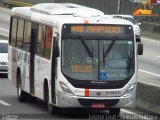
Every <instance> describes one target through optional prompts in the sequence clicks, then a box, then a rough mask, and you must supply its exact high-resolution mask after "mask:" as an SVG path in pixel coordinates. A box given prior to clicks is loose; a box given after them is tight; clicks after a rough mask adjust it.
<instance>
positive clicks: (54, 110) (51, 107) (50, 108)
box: [48, 103, 59, 114]
mask: <svg viewBox="0 0 160 120" xmlns="http://www.w3.org/2000/svg"><path fill="white" fill-rule="evenodd" d="M48 111H49V112H50V113H51V114H57V113H58V111H59V109H58V108H57V107H56V106H54V105H52V104H50V103H48Z"/></svg>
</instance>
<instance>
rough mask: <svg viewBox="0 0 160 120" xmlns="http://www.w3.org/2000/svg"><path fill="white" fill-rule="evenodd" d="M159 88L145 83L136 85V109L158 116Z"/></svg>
mask: <svg viewBox="0 0 160 120" xmlns="http://www.w3.org/2000/svg"><path fill="white" fill-rule="evenodd" d="M159 100H160V87H158V86H154V85H150V84H147V83H142V82H138V83H137V99H136V107H138V108H142V109H144V110H147V111H150V112H152V113H156V114H160V102H159Z"/></svg>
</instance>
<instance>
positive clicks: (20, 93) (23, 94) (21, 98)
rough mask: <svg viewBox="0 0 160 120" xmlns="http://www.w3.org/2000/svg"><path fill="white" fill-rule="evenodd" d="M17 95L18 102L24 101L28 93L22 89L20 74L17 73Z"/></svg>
mask: <svg viewBox="0 0 160 120" xmlns="http://www.w3.org/2000/svg"><path fill="white" fill-rule="evenodd" d="M17 96H18V100H19V101H20V102H26V101H27V97H28V94H27V93H26V92H24V91H23V90H22V84H21V75H20V74H18V75H17Z"/></svg>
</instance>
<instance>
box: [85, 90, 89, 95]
mask: <svg viewBox="0 0 160 120" xmlns="http://www.w3.org/2000/svg"><path fill="white" fill-rule="evenodd" d="M85 96H86V97H88V96H89V89H87V88H86V89H85Z"/></svg>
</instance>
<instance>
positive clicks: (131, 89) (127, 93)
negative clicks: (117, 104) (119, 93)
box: [123, 84, 135, 97]
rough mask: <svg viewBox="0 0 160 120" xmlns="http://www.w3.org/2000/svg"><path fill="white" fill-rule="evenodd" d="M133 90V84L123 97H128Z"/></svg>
mask: <svg viewBox="0 0 160 120" xmlns="http://www.w3.org/2000/svg"><path fill="white" fill-rule="evenodd" d="M134 88H135V84H133V85H131V86H130V87H129V88H128V89H127V91H126V92H125V93H124V94H123V97H127V96H130V95H131V94H132V93H133V91H134Z"/></svg>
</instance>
